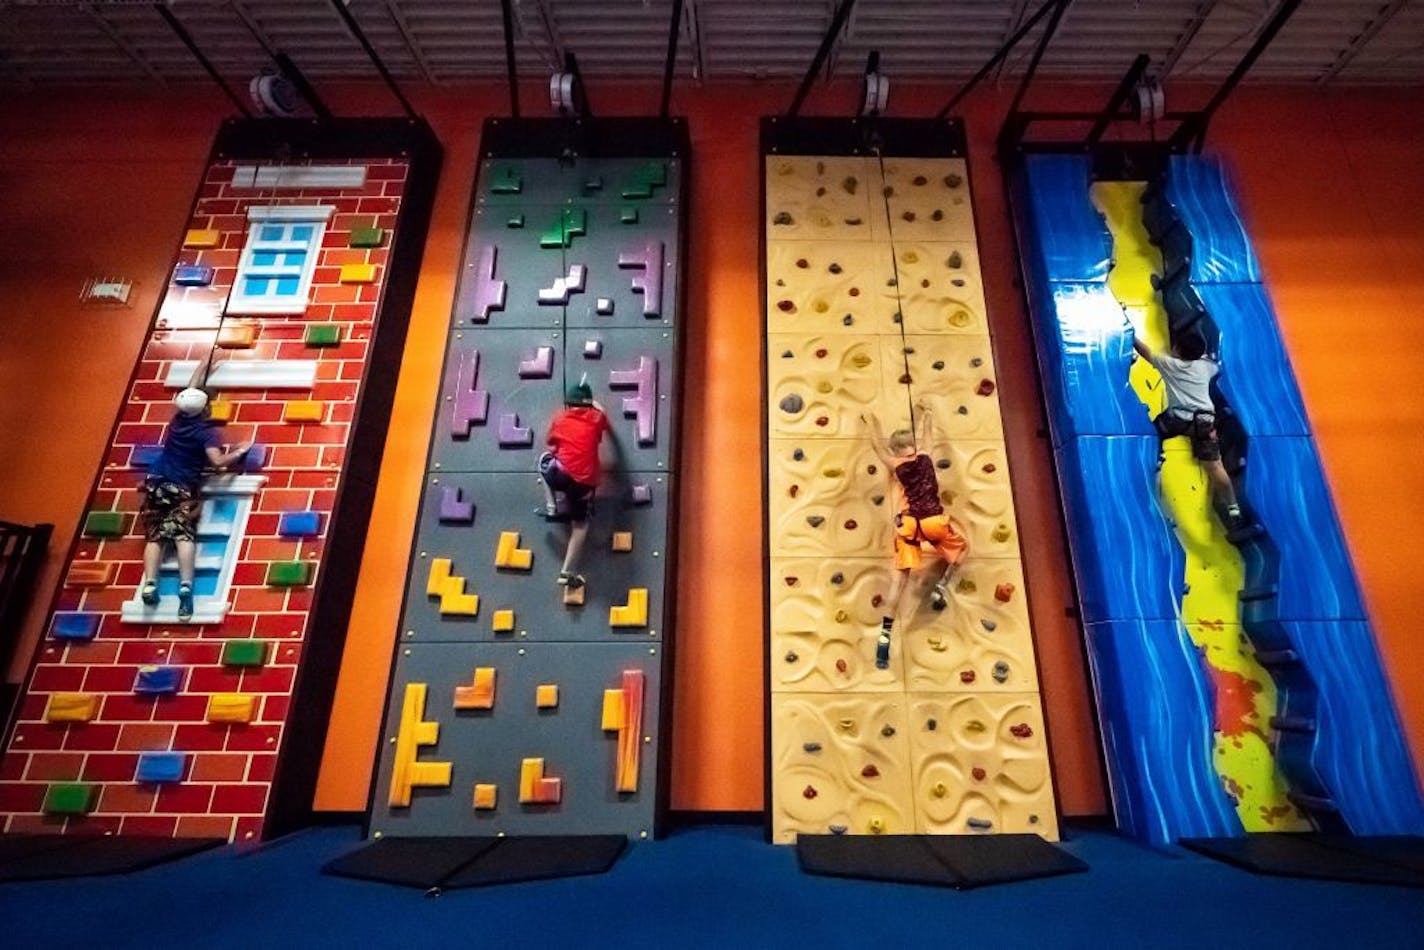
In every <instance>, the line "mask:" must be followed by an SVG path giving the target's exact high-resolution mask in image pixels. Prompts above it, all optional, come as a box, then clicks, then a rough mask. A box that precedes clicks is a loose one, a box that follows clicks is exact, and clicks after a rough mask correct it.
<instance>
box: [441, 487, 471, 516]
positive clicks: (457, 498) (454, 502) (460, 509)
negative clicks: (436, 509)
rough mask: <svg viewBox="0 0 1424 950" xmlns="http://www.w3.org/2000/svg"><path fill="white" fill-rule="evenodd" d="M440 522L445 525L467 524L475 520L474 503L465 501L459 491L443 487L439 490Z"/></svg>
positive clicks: (454, 488)
mask: <svg viewBox="0 0 1424 950" xmlns="http://www.w3.org/2000/svg"><path fill="white" fill-rule="evenodd" d="M440 520H441V522H443V523H445V524H469V523H470V522H471V521H474V520H475V503H474V502H472V501H465V500H464V497H463V493H462V492H461V491H460V489H458V488H456V487H454V486H453V485H445V486H443V487H442V488H441V489H440Z"/></svg>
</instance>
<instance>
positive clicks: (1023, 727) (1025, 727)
mask: <svg viewBox="0 0 1424 950" xmlns="http://www.w3.org/2000/svg"><path fill="white" fill-rule="evenodd" d="M1009 731H1010V732H1012V733H1013V734H1014V738H1016V739H1027V738H1028V737H1029V736H1031V735H1033V728H1032V727H1031V726H1029V724H1028V723H1026V722H1021V723H1019V724H1018V725H1017V726H1010V727H1009Z"/></svg>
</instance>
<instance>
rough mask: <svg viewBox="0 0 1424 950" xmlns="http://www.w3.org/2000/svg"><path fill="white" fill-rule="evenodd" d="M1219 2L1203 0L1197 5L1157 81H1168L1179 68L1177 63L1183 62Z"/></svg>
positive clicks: (1173, 46) (1164, 62)
mask: <svg viewBox="0 0 1424 950" xmlns="http://www.w3.org/2000/svg"><path fill="white" fill-rule="evenodd" d="M1216 4H1217V0H1201V2H1200V3H1198V4H1197V8H1196V10H1195V11H1194V12H1193V13H1192V18H1191V19H1190V20H1188V21H1187V25H1186V27H1185V28H1184V29H1183V30H1182V32H1181V34H1180V35H1178V37H1177V41H1176V42H1175V43H1173V44H1172V49H1171V50H1170V51H1169V52H1168V53H1167V58H1166V59H1164V60H1163V61H1162V69H1161V71H1160V72H1159V73H1158V74H1157V81H1158V82H1161V81H1162V80H1164V79H1166V78H1167V76H1168V74H1170V73H1171V72H1172V70H1174V69H1176V68H1177V63H1178V62H1180V61H1181V58H1182V54H1184V53H1185V52H1186V51H1187V47H1189V46H1191V45H1192V40H1194V39H1196V38H1197V34H1198V33H1200V32H1201V28H1202V24H1204V23H1205V22H1206V18H1207V17H1209V16H1211V11H1213V10H1215V9H1216Z"/></svg>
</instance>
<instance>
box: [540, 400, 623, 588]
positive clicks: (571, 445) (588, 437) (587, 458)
mask: <svg viewBox="0 0 1424 950" xmlns="http://www.w3.org/2000/svg"><path fill="white" fill-rule="evenodd" d="M604 433H607V434H608V437H609V439H610V441H611V440H612V438H613V428H612V426H610V425H609V424H608V416H607V414H606V413H605V412H604V411H603V407H602V406H600V405H599V404H598V403H597V402H596V401H595V400H594V398H593V389H592V388H591V387H590V386H589V385H588V382H587V381H580V382H579V383H578V384H576V385H574V386H570V387H569V388H568V391H567V392H566V393H565V394H564V408H563V410H562V411H560V412H559V413H558V414H557V415H555V416H554V418H553V421H552V422H550V423H549V435H548V437H547V438H546V439H545V441H546V442H547V443H548V446H549V448H548V450H547V451H545V452H544V454H543V455H540V456H539V474H540V476H541V477H542V478H543V486H544V502H545V503H544V510H543V512H542V514H543V515H544V517H545V518H547V519H548V520H550V521H567V522H569V544H568V548H567V549H566V550H565V552H564V563H563V566H562V567H561V568H560V569H559V578H558V583H559V586H561V587H565V588H568V589H569V590H578V589H579V588H581V587H583V585H584V583H585V581H584V577H583V575H582V574H578V573H575V572H574V564H575V563H576V562H577V561H578V557H579V552H581V551H582V550H583V543H584V539H585V538H587V537H588V518H589V515H590V514H591V513H592V512H593V496H594V492H596V491H597V490H598V485H599V483H600V482H601V481H602V480H603V465H602V463H601V461H600V459H599V452H598V450H599V446H600V445H601V443H602V439H603V435H604Z"/></svg>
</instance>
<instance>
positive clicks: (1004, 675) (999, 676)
mask: <svg viewBox="0 0 1424 950" xmlns="http://www.w3.org/2000/svg"><path fill="white" fill-rule="evenodd" d="M1008 679H1009V664H1007V663H1005V662H1004V661H1003V660H999V661H998V662H996V663H995V664H994V682H996V683H1004V682H1007V681H1008Z"/></svg>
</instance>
